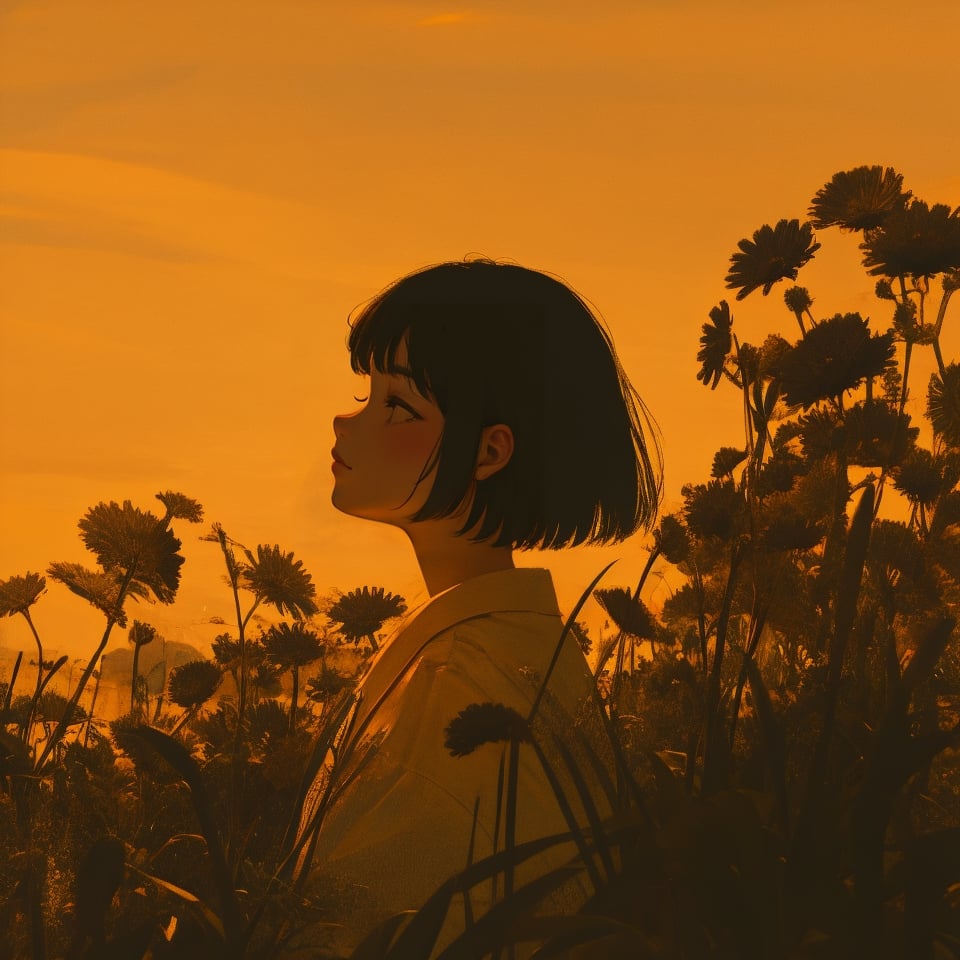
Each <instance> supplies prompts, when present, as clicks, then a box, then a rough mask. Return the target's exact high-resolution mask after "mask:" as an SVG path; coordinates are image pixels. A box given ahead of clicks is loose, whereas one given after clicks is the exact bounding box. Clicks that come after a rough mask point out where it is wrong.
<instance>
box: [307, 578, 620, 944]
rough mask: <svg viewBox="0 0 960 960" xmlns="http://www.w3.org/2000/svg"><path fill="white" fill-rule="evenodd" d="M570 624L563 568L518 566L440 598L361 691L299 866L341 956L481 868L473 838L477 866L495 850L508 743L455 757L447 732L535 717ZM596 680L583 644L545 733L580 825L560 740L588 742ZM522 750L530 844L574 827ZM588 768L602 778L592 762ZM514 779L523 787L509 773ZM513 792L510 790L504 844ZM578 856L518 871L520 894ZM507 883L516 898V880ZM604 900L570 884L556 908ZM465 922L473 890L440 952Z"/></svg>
mask: <svg viewBox="0 0 960 960" xmlns="http://www.w3.org/2000/svg"><path fill="white" fill-rule="evenodd" d="M562 627H563V622H562V620H561V617H560V611H559V607H558V604H557V597H556V592H555V590H554V586H553V580H552V577H551V575H550V572H549V571H548V570H546V569H541V568H515V569H510V570H504V571H498V572H495V573H489V574H484V575H482V576H478V577H474V578H471V579H469V580H466V581H464V582H463V583H460V584H457V585H456V586H454V587H451V588H450V589H448V590H446V591H444V592H443V593H441V594H438V595H437V596H435V597H433V598H431V600H430V601H428V602H427V603H426V604H425V605H424V606H422V607H421V608H419V609H418V610H417V611H414V613H413V614H411V615H410V616H409V617H408V618H407V620H406V622H404V623H403V624H402V625H401V626H400V628H399V629H398V631H397V633H396V635H395V636H394V638H393V639H392V641H390V642H389V643H388V644H387V645H385V646H384V648H383V650H382V651H381V653H380V654H379V655H378V657H377V658H376V660H375V661H374V662H373V664H372V666H371V668H370V669H369V671H368V673H367V675H366V677H365V678H364V680H363V681H362V683H361V685H360V687H359V691H358V697H357V702H356V705H355V708H354V710H353V713H352V715H351V716H350V717H349V719H348V721H347V723H346V724H345V725H344V730H343V739H342V742H341V743H340V744H339V745H338V748H337V756H336V758H333V763H332V769H331V770H327V771H326V772H325V773H323V774H322V775H321V776H320V777H318V778H317V781H315V784H314V789H313V790H312V791H311V796H310V797H309V798H308V802H307V804H306V807H305V810H304V815H303V818H302V821H301V833H302V832H303V831H304V830H306V829H308V827H309V824H310V823H311V819H312V817H313V816H314V814H316V812H317V810H318V809H319V808H320V807H321V806H322V807H323V810H322V815H321V817H320V820H319V829H318V831H317V833H316V845H315V849H314V850H313V852H312V854H309V852H308V851H309V847H307V848H305V851H304V855H303V856H302V857H301V862H300V864H299V870H300V871H301V872H302V871H305V872H306V876H305V880H306V884H307V889H308V890H309V891H311V892H313V893H314V894H315V895H319V896H320V897H321V898H324V897H326V898H328V902H329V904H330V913H331V915H330V917H329V920H330V921H335V922H342V923H343V926H342V927H341V928H337V929H336V930H335V931H334V933H333V934H332V943H333V944H334V945H335V946H336V949H339V950H341V951H344V952H349V949H350V948H352V947H353V946H354V945H355V944H356V943H357V942H359V941H360V940H361V939H362V938H363V937H364V936H365V935H366V934H367V933H368V932H369V931H370V930H371V929H373V928H374V927H375V926H376V925H377V924H378V923H379V922H381V921H382V920H384V919H386V918H387V917H390V916H392V915H394V914H397V913H399V912H400V911H403V910H415V909H417V908H419V907H420V906H422V905H423V903H424V902H425V901H426V900H427V898H428V897H429V896H430V894H432V893H433V892H434V891H435V890H436V889H437V887H439V886H440V885H441V883H442V882H443V881H445V880H446V879H448V878H449V877H450V876H452V875H453V874H455V873H458V872H459V871H461V870H463V869H464V868H465V867H466V866H467V862H468V851H469V845H470V838H471V833H472V832H474V833H475V839H474V848H473V857H472V859H473V862H477V861H479V860H481V859H482V858H484V857H486V856H489V855H490V854H492V853H493V852H494V849H495V844H494V834H495V827H496V825H497V820H498V815H497V807H498V780H499V778H500V776H501V764H502V762H503V761H502V758H503V757H504V755H505V753H506V752H507V751H508V749H509V747H508V744H506V743H504V742H487V743H484V744H483V745H480V746H478V747H477V748H476V749H475V750H473V751H472V752H470V753H469V755H467V756H452V755H451V753H450V751H449V749H447V747H446V746H445V731H446V729H447V727H448V725H449V724H450V722H451V721H452V720H453V719H454V718H455V717H456V716H457V715H458V714H459V713H460V712H461V711H463V710H464V709H465V708H467V707H468V706H470V705H471V704H480V703H497V704H503V705H504V706H506V707H509V708H512V709H513V710H515V711H517V713H519V714H520V715H521V716H522V717H524V718H526V716H527V715H528V713H529V711H530V708H531V705H532V703H533V701H534V698H535V697H536V695H537V691H538V689H539V688H540V682H541V680H542V678H543V676H544V674H545V673H546V671H547V667H548V664H549V662H550V660H551V657H552V656H553V654H554V651H555V650H556V647H557V641H558V639H559V637H560V633H561V630H562ZM592 686H593V681H592V677H591V675H590V671H589V669H588V666H587V663H586V660H585V658H584V656H583V653H582V652H581V650H580V648H579V646H578V644H577V643H576V641H575V640H574V638H573V637H572V636H568V637H567V638H566V639H565V641H564V645H563V649H562V651H561V654H560V657H559V659H558V661H557V664H556V667H555V668H554V671H553V673H552V674H551V676H550V682H549V686H548V688H547V689H548V696H546V697H545V698H544V700H543V702H542V705H541V707H540V708H539V709H538V720H537V723H536V724H535V727H534V730H535V734H536V738H537V741H538V743H539V744H541V746H542V748H543V750H544V752H545V754H546V759H547V762H548V763H550V765H551V767H552V769H553V770H554V771H555V773H556V774H557V776H558V778H559V780H560V782H561V784H562V787H563V792H564V793H565V794H566V796H567V797H568V799H569V803H570V808H571V809H572V811H573V812H574V815H575V819H577V820H578V822H580V823H585V822H586V820H585V814H584V808H583V805H582V803H581V802H580V798H579V795H578V793H577V790H576V789H575V788H574V786H573V785H572V783H571V780H570V778H569V776H568V775H567V772H566V767H565V765H564V763H563V762H562V760H561V759H560V757H559V755H558V754H557V751H556V749H555V746H554V744H553V735H554V734H557V735H559V736H561V737H563V739H564V742H565V743H566V744H567V745H568V746H569V747H571V748H572V749H573V750H574V752H576V750H577V747H576V744H577V743H579V742H580V738H579V735H574V729H573V727H574V724H580V725H581V729H582V730H584V732H587V728H589V727H590V723H589V722H588V723H586V724H585V725H584V724H583V722H584V720H585V718H588V717H589V716H590V714H591V711H593V710H594V706H593V701H592V699H591V689H592ZM466 726H467V728H468V729H467V733H468V734H469V732H470V730H469V723H466ZM519 751H520V752H519V768H518V778H517V784H518V789H517V813H516V843H522V842H523V841H525V840H530V839H535V838H538V837H544V836H549V835H552V834H557V833H563V832H566V831H567V830H568V829H569V826H568V823H567V820H566V819H565V817H564V815H563V813H562V812H561V808H560V805H559V804H558V802H557V797H556V794H555V792H554V789H553V787H552V786H551V784H550V781H549V779H548V777H547V775H546V773H545V771H544V768H543V762H542V759H541V758H540V757H538V755H537V753H536V751H535V750H534V749H533V747H532V746H531V744H529V743H521V744H520V748H519ZM506 768H507V770H508V769H509V764H507V765H506ZM584 772H585V773H586V774H587V776H588V778H589V777H590V768H589V765H587V766H586V768H585V769H584ZM503 777H504V778H506V779H509V778H508V774H507V772H506V771H505V772H504V773H503ZM328 780H330V781H331V782H329V784H328ZM328 786H329V795H328V797H327V801H326V802H325V803H324V799H323V798H324V794H325V792H327V787H328ZM506 793H507V787H506V785H505V784H504V786H503V788H502V794H501V801H500V807H501V815H500V817H499V836H498V838H497V841H496V849H499V850H502V849H503V847H504V824H505V812H504V811H505V807H506ZM593 797H594V801H595V803H596V805H597V807H598V809H599V812H600V816H601V817H603V816H606V815H608V814H609V806H607V804H606V800H605V798H604V797H603V796H602V794H601V793H600V792H599V791H598V790H594V791H593ZM477 802H479V806H478V807H477V819H476V830H475V831H474V829H473V828H474V809H475V804H477ZM576 853H577V850H576V847H575V846H574V844H573V843H571V842H569V841H568V842H566V843H564V844H562V845H554V846H552V847H550V848H549V849H547V850H545V851H544V852H542V853H541V854H538V855H537V857H535V858H534V859H532V860H530V861H528V862H526V863H525V864H522V865H521V866H520V867H518V870H517V873H516V881H515V886H517V887H518V886H520V885H522V884H523V883H524V882H526V881H529V880H531V879H534V878H535V877H537V876H541V875H543V874H545V873H547V872H548V871H549V870H551V869H553V868H555V867H557V866H559V865H561V864H563V863H567V862H569V861H570V860H571V859H572V858H574V857H575V856H576ZM498 885H499V896H502V893H503V880H502V878H501V879H500V880H499V882H498ZM588 890H589V887H587V886H583V885H582V884H581V883H580V882H579V881H574V886H573V887H571V886H570V884H568V885H567V887H566V888H565V891H564V892H563V893H557V894H554V895H553V897H552V901H551V911H550V912H557V911H558V910H560V911H562V912H571V911H572V910H574V909H576V907H577V906H579V905H580V903H582V902H583V900H584V899H585V897H586V895H587V891H588ZM492 898H493V885H492V883H491V882H490V881H486V882H484V883H481V884H479V885H478V886H476V887H474V888H473V890H472V891H471V894H470V902H471V908H472V912H473V916H474V917H475V918H476V917H479V916H482V915H483V914H484V913H485V912H486V910H487V909H488V908H489V906H490V904H491V902H492ZM464 924H465V913H464V900H463V898H462V897H461V896H459V895H457V896H455V898H454V900H453V902H452V903H451V907H450V911H449V913H448V915H447V919H446V923H445V925H444V928H443V932H442V934H441V937H440V940H439V941H438V945H439V946H443V945H444V944H446V943H448V942H449V941H450V940H451V939H453V937H454V936H456V935H457V934H458V933H459V932H461V931H462V930H463V929H464ZM525 952H526V951H523V950H522V951H521V955H522V954H523V953H525ZM314 955H316V954H314Z"/></svg>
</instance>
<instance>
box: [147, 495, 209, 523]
mask: <svg viewBox="0 0 960 960" xmlns="http://www.w3.org/2000/svg"><path fill="white" fill-rule="evenodd" d="M157 499H158V500H159V501H160V502H161V503H162V504H163V505H164V506H165V507H166V508H167V509H166V513H165V515H164V518H163V522H164V523H169V522H170V521H171V520H186V521H187V523H199V522H200V521H201V520H202V519H203V507H202V506H200V503H199V502H198V501H196V500H193V499H192V498H191V497H188V496H186V495H185V494H182V493H175V492H174V491H173V490H165V491H164V492H163V493H158V494H157Z"/></svg>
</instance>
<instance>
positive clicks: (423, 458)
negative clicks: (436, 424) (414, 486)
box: [384, 429, 438, 470]
mask: <svg viewBox="0 0 960 960" xmlns="http://www.w3.org/2000/svg"><path fill="white" fill-rule="evenodd" d="M437 439H438V437H437V435H436V433H435V431H433V430H416V429H409V430H394V431H391V432H389V433H388V434H387V439H386V441H385V442H384V447H385V449H386V452H387V453H388V455H389V456H390V458H391V459H395V460H402V461H404V462H407V463H410V464H411V465H413V466H416V467H417V469H418V470H421V469H423V467H424V466H425V465H426V463H427V460H428V458H429V457H430V454H431V453H432V452H433V448H434V446H435V445H436V442H437Z"/></svg>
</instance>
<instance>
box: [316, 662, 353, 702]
mask: <svg viewBox="0 0 960 960" xmlns="http://www.w3.org/2000/svg"><path fill="white" fill-rule="evenodd" d="M355 684H356V680H354V679H353V678H352V677H345V676H344V675H343V674H341V673H337V671H336V670H331V669H330V668H329V667H326V666H324V667H323V668H322V669H321V671H320V673H318V674H317V675H316V676H315V677H312V678H311V679H309V680H308V681H307V699H308V700H314V701H316V702H318V703H325V702H326V701H327V700H329V699H330V698H331V697H335V696H336V695H337V694H338V693H339V692H340V691H341V690H346V689H347V688H348V687H352V686H354V685H355Z"/></svg>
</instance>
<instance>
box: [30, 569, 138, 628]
mask: <svg viewBox="0 0 960 960" xmlns="http://www.w3.org/2000/svg"><path fill="white" fill-rule="evenodd" d="M47 573H48V574H50V576H51V577H53V579H54V580H56V581H58V582H59V583H62V584H63V585H64V586H65V587H66V588H67V589H68V590H69V591H70V592H71V593H75V594H76V595H77V596H78V597H82V598H83V599H84V600H86V601H87V602H88V603H90V604H92V605H93V606H95V607H96V608H97V609H98V610H99V611H100V612H101V613H102V614H104V616H106V617H108V618H111V619H115V620H116V622H117V624H118V626H120V627H125V626H126V625H127V615H126V614H125V613H124V612H123V610H122V609H118V607H117V601H118V599H119V597H120V583H119V581H118V580H117V575H116V574H115V573H105V572H104V571H103V570H90V569H89V568H87V567H84V566H83V565H82V564H79V563H66V562H63V561H58V562H56V563H51V564H50V566H49V567H48V568H47ZM127 592H128V593H131V594H133V595H135V596H139V597H145V596H146V594H147V591H146V589H145V588H144V587H143V586H141V585H140V584H138V583H137V582H136V581H132V582H131V583H130V586H129V587H128V590H127Z"/></svg>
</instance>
